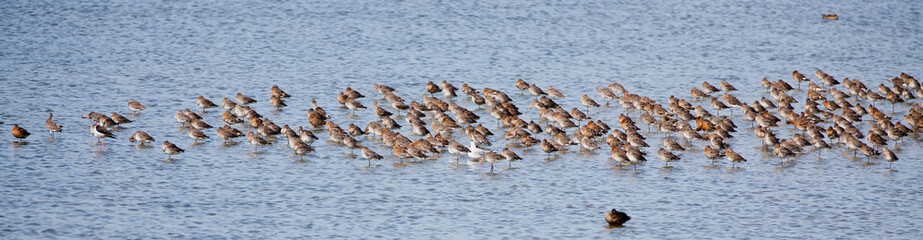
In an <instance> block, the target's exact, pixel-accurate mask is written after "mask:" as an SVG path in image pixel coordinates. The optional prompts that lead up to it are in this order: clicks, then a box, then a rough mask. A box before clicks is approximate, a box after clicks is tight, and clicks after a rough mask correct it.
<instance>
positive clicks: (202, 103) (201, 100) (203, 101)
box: [195, 95, 218, 111]
mask: <svg viewBox="0 0 923 240" xmlns="http://www.w3.org/2000/svg"><path fill="white" fill-rule="evenodd" d="M195 104H196V105H199V107H200V108H202V111H205V109H209V108H215V107H218V105H216V104H215V103H214V102H212V101H211V100H208V99H207V98H205V97H203V96H201V95H199V97H197V98H196V99H195Z"/></svg>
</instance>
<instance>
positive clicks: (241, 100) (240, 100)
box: [236, 93, 256, 105]
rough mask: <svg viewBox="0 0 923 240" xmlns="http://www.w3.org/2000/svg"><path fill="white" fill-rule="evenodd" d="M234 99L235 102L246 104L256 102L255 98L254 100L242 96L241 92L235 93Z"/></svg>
mask: <svg viewBox="0 0 923 240" xmlns="http://www.w3.org/2000/svg"><path fill="white" fill-rule="evenodd" d="M236 100H237V103H238V104H240V105H247V104H251V103H255V102H256V100H254V99H253V98H250V97H247V96H244V95H243V94H241V93H237V96H236Z"/></svg>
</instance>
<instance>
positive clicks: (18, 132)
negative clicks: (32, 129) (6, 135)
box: [13, 124, 32, 141]
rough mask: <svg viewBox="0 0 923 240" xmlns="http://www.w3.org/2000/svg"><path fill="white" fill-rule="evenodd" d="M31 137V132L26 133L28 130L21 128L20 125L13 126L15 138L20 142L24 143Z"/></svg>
mask: <svg viewBox="0 0 923 240" xmlns="http://www.w3.org/2000/svg"><path fill="white" fill-rule="evenodd" d="M29 135H32V134H31V133H29V131H26V129H24V128H21V127H19V125H17V124H13V137H16V138H18V139H19V141H22V140H23V139H26V138H27V137H29Z"/></svg>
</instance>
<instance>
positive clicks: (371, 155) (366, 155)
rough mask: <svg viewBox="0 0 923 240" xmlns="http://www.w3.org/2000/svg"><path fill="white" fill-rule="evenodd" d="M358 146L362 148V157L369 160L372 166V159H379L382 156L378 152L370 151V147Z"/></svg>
mask: <svg viewBox="0 0 923 240" xmlns="http://www.w3.org/2000/svg"><path fill="white" fill-rule="evenodd" d="M359 148H360V149H362V157H364V158H365V159H366V160H369V166H372V160H379V159H381V158H382V157H381V155H378V153H376V152H375V151H372V149H369V148H367V147H365V146H361V145H360V146H359Z"/></svg>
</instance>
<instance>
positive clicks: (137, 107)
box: [128, 99, 147, 112]
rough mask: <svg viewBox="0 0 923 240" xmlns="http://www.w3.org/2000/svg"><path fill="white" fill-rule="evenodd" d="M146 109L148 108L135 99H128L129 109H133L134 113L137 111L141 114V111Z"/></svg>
mask: <svg viewBox="0 0 923 240" xmlns="http://www.w3.org/2000/svg"><path fill="white" fill-rule="evenodd" d="M145 108H147V107H145V106H144V105H141V103H139V102H137V101H135V100H134V99H128V109H131V110H132V111H135V112H140V111H141V110H144V109H145Z"/></svg>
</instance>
